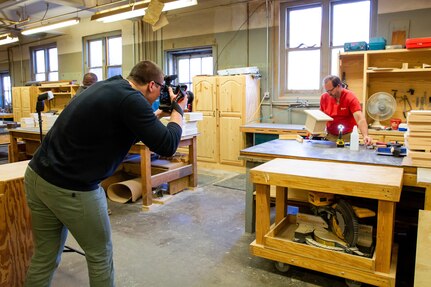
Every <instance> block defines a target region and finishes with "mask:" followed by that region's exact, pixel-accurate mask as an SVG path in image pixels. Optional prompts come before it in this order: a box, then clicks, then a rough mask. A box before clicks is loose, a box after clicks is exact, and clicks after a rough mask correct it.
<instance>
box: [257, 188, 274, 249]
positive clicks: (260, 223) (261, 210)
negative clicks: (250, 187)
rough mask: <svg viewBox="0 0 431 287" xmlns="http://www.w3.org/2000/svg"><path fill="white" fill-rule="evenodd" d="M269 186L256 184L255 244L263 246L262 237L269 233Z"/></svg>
mask: <svg viewBox="0 0 431 287" xmlns="http://www.w3.org/2000/svg"><path fill="white" fill-rule="evenodd" d="M269 190H270V186H269V185H264V184H256V243H257V244H263V241H264V236H265V234H267V233H268V232H269V226H270V225H271V222H270V210H269V208H270V196H269Z"/></svg>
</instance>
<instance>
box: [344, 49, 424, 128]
mask: <svg viewBox="0 0 431 287" xmlns="http://www.w3.org/2000/svg"><path fill="white" fill-rule="evenodd" d="M339 59H340V75H341V76H342V77H343V78H345V80H346V82H347V84H348V85H349V90H352V91H353V92H354V93H355V94H356V96H357V97H358V98H359V101H360V102H361V103H362V105H363V110H364V112H365V115H366V116H367V122H368V123H370V122H371V121H372V119H371V118H370V117H368V115H367V114H366V109H367V107H366V103H367V100H368V98H369V97H370V96H371V95H373V94H374V93H377V92H386V93H389V94H392V95H394V91H395V90H396V102H397V108H396V112H395V113H394V115H393V116H392V118H399V119H401V120H402V122H404V123H405V122H406V118H405V117H404V113H403V112H404V111H409V110H410V109H414V110H419V109H421V108H422V109H425V110H428V109H431V101H430V97H431V68H424V66H426V64H428V65H431V49H412V50H407V49H399V50H380V51H365V52H346V53H341V54H340V56H339ZM404 63H407V67H408V68H403V64H404ZM424 64H425V65H424ZM410 89H413V90H414V93H413V94H411V93H410V92H409V90H410ZM404 95H405V96H406V97H407V99H408V100H409V101H410V104H411V108H410V106H409V104H408V102H406V103H404V101H403V97H404ZM382 124H383V125H385V126H390V122H389V120H386V121H382Z"/></svg>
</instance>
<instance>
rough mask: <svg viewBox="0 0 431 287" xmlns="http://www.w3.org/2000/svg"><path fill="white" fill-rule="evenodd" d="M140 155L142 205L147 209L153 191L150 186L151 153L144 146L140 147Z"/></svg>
mask: <svg viewBox="0 0 431 287" xmlns="http://www.w3.org/2000/svg"><path fill="white" fill-rule="evenodd" d="M140 155H141V183H142V205H143V207H149V206H150V205H151V204H152V203H153V189H152V185H151V151H150V149H149V148H148V147H146V146H144V145H143V146H141V147H140Z"/></svg>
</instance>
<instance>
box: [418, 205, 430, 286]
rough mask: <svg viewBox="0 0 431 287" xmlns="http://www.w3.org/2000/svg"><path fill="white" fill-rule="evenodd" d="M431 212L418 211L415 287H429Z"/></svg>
mask: <svg viewBox="0 0 431 287" xmlns="http://www.w3.org/2000/svg"><path fill="white" fill-rule="evenodd" d="M430 250H431V211H429V210H419V221H418V237H417V245H416V267H415V285H414V286H415V287H428V286H431V276H430V273H431V261H430V260H429V251H430Z"/></svg>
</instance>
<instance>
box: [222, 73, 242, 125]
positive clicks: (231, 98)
mask: <svg viewBox="0 0 431 287" xmlns="http://www.w3.org/2000/svg"><path fill="white" fill-rule="evenodd" d="M217 86H218V100H219V109H220V116H221V117H223V116H224V115H227V114H231V113H234V114H242V112H243V109H242V101H243V98H244V97H245V76H227V77H219V78H217Z"/></svg>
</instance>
